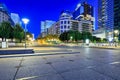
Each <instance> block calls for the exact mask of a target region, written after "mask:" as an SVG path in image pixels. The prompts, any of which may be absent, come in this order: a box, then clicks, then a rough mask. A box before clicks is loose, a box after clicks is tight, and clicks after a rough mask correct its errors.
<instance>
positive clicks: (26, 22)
mask: <svg viewBox="0 0 120 80" xmlns="http://www.w3.org/2000/svg"><path fill="white" fill-rule="evenodd" d="M22 21H23V23H24V24H25V48H26V29H27V24H28V22H29V19H27V18H23V19H22Z"/></svg>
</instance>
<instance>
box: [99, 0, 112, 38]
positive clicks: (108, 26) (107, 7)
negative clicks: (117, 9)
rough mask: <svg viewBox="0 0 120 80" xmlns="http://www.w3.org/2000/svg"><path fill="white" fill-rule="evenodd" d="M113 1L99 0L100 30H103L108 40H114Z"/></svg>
mask: <svg viewBox="0 0 120 80" xmlns="http://www.w3.org/2000/svg"><path fill="white" fill-rule="evenodd" d="M113 20H114V19H113V0H98V28H99V29H101V28H103V29H104V30H105V32H106V38H107V39H109V38H113V25H114V21H113Z"/></svg>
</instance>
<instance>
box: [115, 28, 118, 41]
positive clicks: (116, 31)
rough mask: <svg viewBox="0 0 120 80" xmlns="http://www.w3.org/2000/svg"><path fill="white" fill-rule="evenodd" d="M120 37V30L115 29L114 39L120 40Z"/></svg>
mask: <svg viewBox="0 0 120 80" xmlns="http://www.w3.org/2000/svg"><path fill="white" fill-rule="evenodd" d="M118 37H119V30H114V39H115V41H118Z"/></svg>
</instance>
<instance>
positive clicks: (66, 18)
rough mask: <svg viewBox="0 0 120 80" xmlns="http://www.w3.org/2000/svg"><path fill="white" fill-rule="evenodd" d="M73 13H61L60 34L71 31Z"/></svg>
mask: <svg viewBox="0 0 120 80" xmlns="http://www.w3.org/2000/svg"><path fill="white" fill-rule="evenodd" d="M71 20H72V13H71V12H69V11H63V12H61V15H60V19H59V21H60V34H61V33H63V32H65V31H69V30H70V29H71V26H72V23H71Z"/></svg>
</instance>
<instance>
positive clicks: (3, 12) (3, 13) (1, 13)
mask: <svg viewBox="0 0 120 80" xmlns="http://www.w3.org/2000/svg"><path fill="white" fill-rule="evenodd" d="M3 21H8V22H10V23H11V25H14V22H13V21H12V19H11V16H10V14H9V11H8V9H7V7H6V5H5V4H3V3H0V23H1V22H3Z"/></svg>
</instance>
